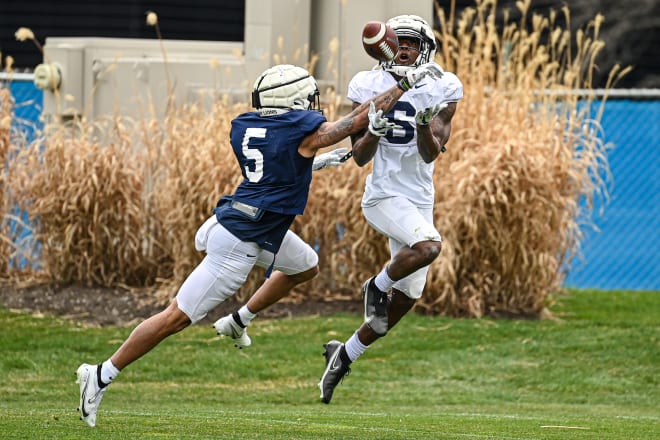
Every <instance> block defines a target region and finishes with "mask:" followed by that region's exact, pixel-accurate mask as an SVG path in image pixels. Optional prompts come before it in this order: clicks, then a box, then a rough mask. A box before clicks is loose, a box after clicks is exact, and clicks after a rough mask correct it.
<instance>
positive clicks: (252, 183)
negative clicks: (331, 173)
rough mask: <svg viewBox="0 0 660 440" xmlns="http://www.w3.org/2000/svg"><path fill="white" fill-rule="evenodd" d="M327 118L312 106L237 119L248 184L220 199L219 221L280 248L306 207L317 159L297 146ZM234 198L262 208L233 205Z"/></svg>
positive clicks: (237, 148)
mask: <svg viewBox="0 0 660 440" xmlns="http://www.w3.org/2000/svg"><path fill="white" fill-rule="evenodd" d="M325 121H326V119H325V117H324V116H323V115H321V114H320V113H318V112H315V111H308V110H293V111H289V112H287V113H283V114H280V115H272V116H261V115H260V114H259V112H249V113H243V114H241V115H239V116H238V117H236V118H235V119H234V120H233V121H232V128H231V133H230V138H231V145H232V148H233V150H234V154H235V155H236V159H237V160H238V164H239V166H240V167H241V173H242V174H243V182H241V184H240V185H239V186H238V187H237V188H236V191H235V192H234V194H233V196H232V197H231V198H228V197H224V198H223V199H221V201H220V203H219V204H218V207H217V208H216V210H215V212H216V217H217V218H218V221H219V222H220V223H221V224H222V225H223V226H224V227H225V228H227V229H228V230H229V231H230V232H231V233H232V234H234V235H236V236H237V237H238V238H240V239H241V240H243V241H254V242H256V243H258V244H259V245H260V246H261V247H262V248H264V249H266V250H269V251H272V252H277V250H279V246H280V244H281V242H282V240H283V239H284V235H285V234H286V231H287V230H288V229H289V227H290V226H291V223H292V222H293V220H294V218H295V216H296V215H298V214H302V213H303V212H304V210H305V206H306V205H307V197H308V194H309V185H310V183H311V181H312V163H313V162H314V159H313V158H306V157H303V156H301V155H300V154H299V153H298V148H299V147H300V144H301V143H302V141H303V139H304V138H305V137H307V136H308V135H310V134H311V133H313V132H314V131H316V130H317V129H318V127H319V126H320V125H321V124H322V123H324V122H325ZM231 201H234V202H240V204H241V206H243V207H244V206H245V205H247V206H249V207H253V208H258V212H251V213H249V214H248V213H247V212H245V211H244V210H243V211H241V210H237V209H234V208H233V207H232V203H231Z"/></svg>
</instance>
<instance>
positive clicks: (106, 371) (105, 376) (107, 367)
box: [99, 359, 121, 385]
mask: <svg viewBox="0 0 660 440" xmlns="http://www.w3.org/2000/svg"><path fill="white" fill-rule="evenodd" d="M100 370H101V371H100V374H99V380H100V381H101V382H102V383H104V384H105V385H108V384H109V383H110V382H112V381H113V380H114V379H115V377H117V375H118V374H119V373H120V372H121V370H120V369H119V368H117V367H115V364H113V363H112V361H111V360H110V359H108V360H107V361H105V362H103V363H102V364H101V368H100Z"/></svg>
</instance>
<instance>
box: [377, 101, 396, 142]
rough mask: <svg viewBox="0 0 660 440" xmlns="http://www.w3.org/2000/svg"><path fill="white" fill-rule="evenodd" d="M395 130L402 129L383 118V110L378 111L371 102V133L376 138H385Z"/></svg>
mask: <svg viewBox="0 0 660 440" xmlns="http://www.w3.org/2000/svg"><path fill="white" fill-rule="evenodd" d="M393 128H401V126H400V125H397V124H395V123H394V122H390V121H389V119H387V118H386V117H383V110H382V109H381V110H378V111H376V105H375V104H374V102H373V101H371V102H370V103H369V132H371V134H373V135H374V136H379V137H383V136H385V135H386V134H387V132H388V131H389V130H391V129H393Z"/></svg>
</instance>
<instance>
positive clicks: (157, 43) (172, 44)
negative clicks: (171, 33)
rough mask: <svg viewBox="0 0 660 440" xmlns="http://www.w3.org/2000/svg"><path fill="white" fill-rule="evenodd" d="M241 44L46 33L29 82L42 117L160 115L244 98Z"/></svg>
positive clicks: (246, 90)
mask: <svg viewBox="0 0 660 440" xmlns="http://www.w3.org/2000/svg"><path fill="white" fill-rule="evenodd" d="M243 52H244V48H243V43H237V42H210V41H187V40H143V39H129V38H126V39H120V38H76V37H52V38H47V39H46V44H45V45H44V63H43V64H40V65H39V66H37V68H36V69H35V84H36V85H37V87H39V88H41V89H43V90H44V111H43V114H44V117H45V118H46V120H52V121H62V120H64V121H66V120H69V119H74V118H79V117H82V116H84V117H86V118H87V119H89V120H91V119H95V118H98V117H100V116H104V115H121V116H127V117H136V118H142V117H144V116H145V115H149V116H151V115H153V116H156V117H159V118H160V117H162V116H163V115H164V114H165V112H166V111H167V107H168V105H169V104H170V103H172V102H175V103H177V104H185V103H193V102H195V103H197V102H201V103H204V104H206V105H208V104H210V103H212V101H213V100H214V99H216V98H219V97H223V96H225V95H226V96H228V97H229V100H230V102H238V101H241V102H249V100H248V98H249V91H250V88H251V84H248V80H247V75H246V69H245V64H244V57H243Z"/></svg>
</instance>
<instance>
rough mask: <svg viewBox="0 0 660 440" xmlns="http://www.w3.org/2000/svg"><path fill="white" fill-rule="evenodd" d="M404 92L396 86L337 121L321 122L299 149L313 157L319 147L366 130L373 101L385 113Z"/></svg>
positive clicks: (301, 152)
mask: <svg viewBox="0 0 660 440" xmlns="http://www.w3.org/2000/svg"><path fill="white" fill-rule="evenodd" d="M403 94H404V90H403V89H402V88H400V87H398V86H394V87H392V88H390V89H388V90H386V91H385V92H383V93H381V94H380V95H378V96H376V97H375V98H374V99H372V100H369V101H367V102H364V103H362V104H361V105H359V106H357V107H355V108H354V109H353V111H352V112H350V113H349V114H348V115H346V116H343V117H342V118H340V119H338V120H337V121H335V122H325V123H323V124H321V125H320V126H319V129H318V130H317V131H316V132H314V133H312V134H310V135H309V136H307V137H306V138H305V140H304V141H303V143H302V145H301V146H300V148H299V149H298V151H300V154H302V155H303V156H306V157H311V156H313V155H314V154H316V151H317V150H318V149H319V148H324V147H329V146H331V145H334V144H336V143H337V142H339V141H341V140H342V139H345V138H346V137H348V136H350V135H351V134H354V133H358V132H360V131H362V130H364V129H365V128H366V127H367V124H369V107H370V103H371V102H373V103H374V107H375V109H376V111H378V110H382V112H383V114H384V113H387V112H389V111H390V110H391V109H392V107H394V104H396V102H397V101H398V100H399V98H400V97H401V96H402V95H403Z"/></svg>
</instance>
